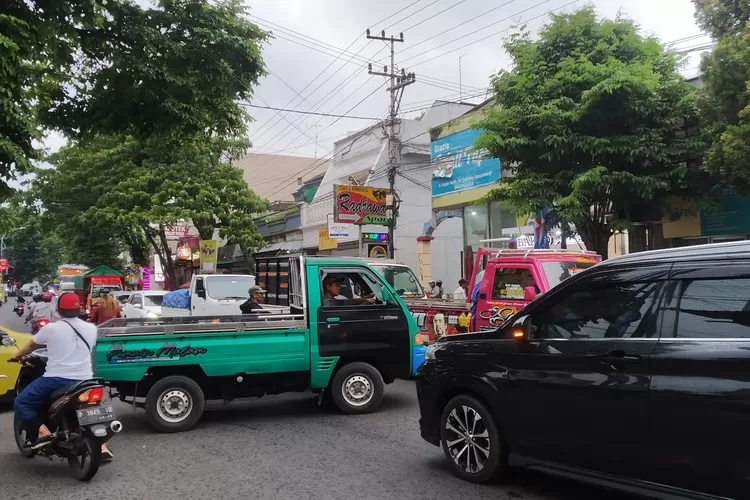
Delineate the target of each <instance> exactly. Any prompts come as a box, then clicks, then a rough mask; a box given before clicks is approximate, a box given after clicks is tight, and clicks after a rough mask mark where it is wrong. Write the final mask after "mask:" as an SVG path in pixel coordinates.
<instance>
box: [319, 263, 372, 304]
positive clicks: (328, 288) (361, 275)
mask: <svg viewBox="0 0 750 500" xmlns="http://www.w3.org/2000/svg"><path fill="white" fill-rule="evenodd" d="M322 285H323V286H322V287H321V288H322V293H323V305H326V306H342V305H370V304H373V303H380V302H381V301H382V299H383V285H382V283H381V282H380V281H379V280H378V279H377V278H376V277H375V276H374V275H373V274H371V273H369V272H367V271H365V270H361V271H360V270H357V271H341V272H340V271H331V272H327V271H326V272H323V277H322Z"/></svg>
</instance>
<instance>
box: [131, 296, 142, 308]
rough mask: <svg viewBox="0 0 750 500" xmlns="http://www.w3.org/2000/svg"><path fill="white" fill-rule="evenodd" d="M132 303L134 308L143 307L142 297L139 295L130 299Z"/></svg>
mask: <svg viewBox="0 0 750 500" xmlns="http://www.w3.org/2000/svg"><path fill="white" fill-rule="evenodd" d="M130 303H131V304H132V305H134V306H141V305H143V301H142V300H141V296H140V295H138V294H135V295H133V296H132V297H130Z"/></svg>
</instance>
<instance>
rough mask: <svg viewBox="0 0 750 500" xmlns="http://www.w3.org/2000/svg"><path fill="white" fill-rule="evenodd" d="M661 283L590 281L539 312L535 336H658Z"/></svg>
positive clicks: (556, 337)
mask: <svg viewBox="0 0 750 500" xmlns="http://www.w3.org/2000/svg"><path fill="white" fill-rule="evenodd" d="M659 288H660V284H659V283H658V282H651V283H622V284H619V283H618V284H607V285H592V284H588V285H586V286H585V287H581V288H577V289H574V290H571V292H570V293H566V294H565V296H564V297H562V298H561V300H560V301H559V302H557V303H556V304H554V305H552V306H550V307H549V308H545V309H544V310H543V311H540V312H539V314H535V317H534V320H533V325H534V326H535V327H536V333H535V334H534V336H535V337H538V338H550V339H594V338H622V337H653V336H654V335H656V322H655V321H654V318H655V315H656V309H657V307H656V305H655V304H656V302H655V300H654V298H655V296H656V292H657V290H658V289H659Z"/></svg>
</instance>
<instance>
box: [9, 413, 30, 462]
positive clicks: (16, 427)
mask: <svg viewBox="0 0 750 500" xmlns="http://www.w3.org/2000/svg"><path fill="white" fill-rule="evenodd" d="M13 436H14V437H15V439H16V446H17V447H18V451H20V452H21V455H22V456H23V457H24V458H33V457H34V455H36V451H34V450H32V449H31V448H29V447H28V446H27V445H26V431H25V430H23V429H22V428H21V420H20V419H19V418H18V417H17V416H14V417H13Z"/></svg>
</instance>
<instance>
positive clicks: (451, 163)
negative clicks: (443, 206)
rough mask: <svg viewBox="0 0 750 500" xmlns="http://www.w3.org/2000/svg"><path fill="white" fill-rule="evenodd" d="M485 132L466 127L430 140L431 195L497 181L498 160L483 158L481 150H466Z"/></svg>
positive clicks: (498, 178)
mask: <svg viewBox="0 0 750 500" xmlns="http://www.w3.org/2000/svg"><path fill="white" fill-rule="evenodd" d="M483 132H484V131H483V130H474V129H467V130H462V131H461V132H456V133H455V134H451V135H449V136H447V137H443V138H442V139H438V140H436V141H432V147H431V150H430V160H431V161H432V162H434V163H435V164H436V168H435V170H434V171H433V172H432V196H433V197H435V196H441V195H444V194H450V193H457V192H459V191H466V190H467V189H473V188H476V187H481V186H486V185H488V184H493V183H495V182H497V181H499V180H500V160H498V159H497V158H492V159H484V158H483V155H482V153H478V152H469V149H470V148H471V147H472V146H473V145H474V141H475V140H476V138H477V137H479V136H480V135H481V134H482V133H483Z"/></svg>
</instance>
